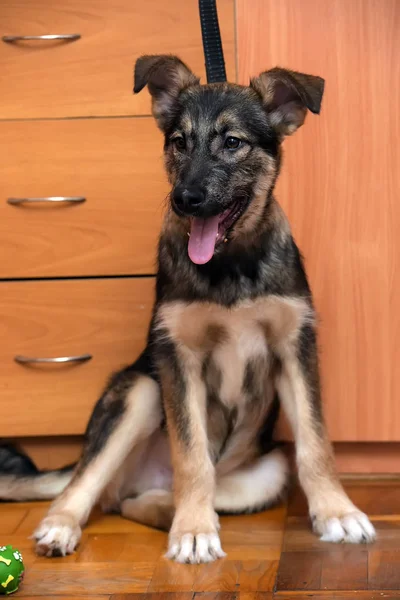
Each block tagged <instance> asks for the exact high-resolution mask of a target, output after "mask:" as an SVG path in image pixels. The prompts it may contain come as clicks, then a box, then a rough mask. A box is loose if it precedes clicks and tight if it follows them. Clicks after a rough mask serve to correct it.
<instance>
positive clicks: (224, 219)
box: [188, 201, 244, 265]
mask: <svg viewBox="0 0 400 600" xmlns="http://www.w3.org/2000/svg"><path fill="white" fill-rule="evenodd" d="M243 211H244V203H242V202H240V201H238V202H235V203H234V204H233V205H232V206H231V207H230V208H228V209H227V210H225V211H224V212H223V213H221V214H220V215H217V216H216V217H208V218H207V219H202V218H200V217H192V219H191V226H190V237H189V246H188V252H189V257H190V260H191V261H192V262H194V263H196V265H204V264H205V263H207V262H208V261H209V260H211V259H212V257H213V254H214V251H215V246H216V245H217V244H218V243H220V242H223V241H224V239H225V236H226V234H227V232H228V230H229V229H230V228H231V227H232V226H233V225H234V224H235V223H236V221H237V220H238V219H239V217H240V216H241V215H242V213H243Z"/></svg>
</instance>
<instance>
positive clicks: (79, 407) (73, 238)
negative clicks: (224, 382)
mask: <svg viewBox="0 0 400 600" xmlns="http://www.w3.org/2000/svg"><path fill="white" fill-rule="evenodd" d="M218 8H219V14H220V19H221V30H222V36H223V41H224V49H225V58H226V66H227V72H228V74H229V78H230V79H231V80H235V78H236V72H235V69H236V66H235V65H236V63H235V49H234V37H235V36H234V0H220V2H219V5H218ZM0 30H1V31H0V35H1V36H10V35H14V36H40V35H44V34H73V33H74V34H75V33H76V34H80V38H79V39H76V40H71V41H60V40H48V39H47V40H42V41H40V40H37V39H36V40H20V41H17V42H15V43H6V42H4V41H1V40H0V89H1V106H0V147H1V156H2V159H1V164H0V192H1V196H0V337H1V340H2V345H1V361H0V397H1V417H2V418H1V421H0V437H6V436H8V437H18V438H20V437H21V436H25V437H28V438H30V437H31V436H43V437H45V436H47V437H50V436H59V435H63V436H71V435H72V436H75V435H79V434H82V433H83V431H84V429H85V426H86V422H87V419H88V416H89V414H90V411H91V408H92V406H93V404H94V402H95V401H96V399H97V398H98V396H99V394H100V392H101V389H102V387H103V386H104V383H105V381H106V379H107V377H108V376H109V375H110V373H111V372H112V371H113V370H116V369H118V368H120V367H122V366H123V365H124V364H126V363H130V362H132V361H133V360H134V359H135V357H136V356H137V355H138V354H139V352H140V351H141V350H142V349H143V346H144V343H145V336H146V331H147V327H148V324H149V320H150V312H151V306H152V300H153V286H154V278H152V277H145V276H146V275H151V274H154V272H155V254H156V241H157V237H158V233H159V228H160V223H161V219H162V216H163V209H164V205H165V198H166V195H167V193H168V186H167V183H166V178H165V175H164V169H163V162H162V147H163V141H162V136H161V134H160V133H159V132H158V130H157V128H156V126H155V124H154V123H153V119H152V118H151V117H150V116H149V115H150V101H149V96H148V94H147V91H146V90H144V91H143V93H141V94H139V95H137V96H134V95H133V93H132V88H133V67H134V63H135V60H136V58H137V57H138V56H139V55H141V54H146V53H147V54H162V53H174V54H178V55H179V56H181V58H182V59H183V60H185V61H186V62H187V63H188V64H189V65H190V67H191V68H192V69H193V70H195V71H196V72H197V73H198V74H199V75H202V76H203V78H204V75H205V73H204V55H203V48H202V41H201V30H200V21H199V13H198V2H197V0H188V1H187V2H180V1H179V0H170V1H168V2H164V1H163V0H148V1H147V2H131V1H130V0H88V1H87V2H85V3H84V5H83V4H82V3H81V2H78V1H77V0H59V1H57V2H55V3H51V2H47V1H44V0H29V1H28V0H21V1H19V2H13V1H12V0H4V1H3V2H2V3H1V7H0ZM89 117H96V118H89ZM52 196H58V197H60V196H63V197H78V196H79V197H83V198H85V201H84V202H83V203H82V202H81V203H73V202H61V203H60V202H58V203H49V202H40V203H38V202H22V203H20V204H17V205H15V204H9V203H8V199H9V198H38V197H39V198H40V197H52ZM85 353H90V354H91V355H92V356H93V358H92V359H91V360H89V361H87V362H82V363H64V364H58V365H54V364H26V363H25V364H23V365H21V364H19V363H16V362H15V361H14V357H15V355H21V354H22V355H26V356H28V357H32V358H35V357H39V358H43V357H44V358H54V357H60V356H71V355H77V356H79V355H82V354H85ZM51 439H52V440H53V442H51V443H50V446H51V444H54V437H52V438H51ZM42 441H43V440H42ZM74 441H76V439H75V438H74ZM39 445H40V442H39ZM51 447H53V446H51ZM54 447H59V444H57V446H54ZM64 458H65V454H64ZM74 458H75V455H74ZM39 464H43V462H40V463H39ZM51 464H52V466H54V463H51Z"/></svg>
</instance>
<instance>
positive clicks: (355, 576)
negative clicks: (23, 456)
mask: <svg viewBox="0 0 400 600" xmlns="http://www.w3.org/2000/svg"><path fill="white" fill-rule="evenodd" d="M346 487H347V488H348V490H349V491H350V493H351V496H352V498H353V499H355V500H356V501H358V502H359V503H360V506H361V507H362V508H363V509H366V508H368V507H370V509H371V513H372V514H374V515H375V518H374V524H375V526H376V528H377V531H378V540H377V541H376V543H375V544H371V545H361V546H350V545H340V544H339V545H336V544H326V543H323V542H321V541H320V540H319V539H318V538H317V537H316V536H315V535H314V534H313V533H312V531H311V528H310V523H309V520H308V517H307V513H306V508H305V506H304V501H303V499H302V496H301V494H300V493H299V492H297V491H296V492H295V493H294V494H293V495H292V497H291V499H290V501H289V506H288V509H287V508H286V506H279V507H277V508H274V509H272V510H270V511H266V512H264V513H260V514H257V515H243V516H226V517H222V518H221V525H222V530H221V537H222V542H223V547H224V549H225V551H226V552H227V554H228V556H227V557H226V558H225V559H223V560H219V561H217V562H215V563H211V564H207V565H178V564H176V563H173V562H171V561H168V560H166V559H165V558H164V554H165V551H166V548H167V534H166V533H164V532H161V531H157V530H154V529H149V528H147V527H144V526H143V525H140V524H138V523H133V522H132V521H128V520H126V519H122V518H121V517H119V516H118V515H102V514H101V513H100V512H99V511H95V512H94V513H93V515H92V516H91V518H90V521H89V524H88V526H87V527H86V528H85V530H84V534H83V537H82V541H81V544H80V546H79V548H78V550H77V552H76V553H74V554H73V555H72V556H69V557H65V558H55V559H47V558H43V557H38V556H36V554H35V553H34V551H33V546H32V541H31V540H30V539H29V536H30V535H31V534H32V531H33V530H34V528H35V527H36V525H37V524H38V521H39V520H40V518H41V517H42V516H43V515H44V514H45V513H46V511H47V508H48V504H47V503H45V502H39V503H26V504H6V503H3V504H0V545H2V544H12V545H14V546H15V547H16V548H19V549H20V550H21V552H22V553H23V556H24V562H25V565H26V577H25V580H24V583H23V585H22V586H21V589H20V590H19V592H18V597H21V598H24V599H25V600H34V599H35V600H41V599H42V600H45V599H46V600H50V599H52V600H71V599H72V598H74V599H76V600H84V599H86V598H87V599H91V600H295V599H297V600H306V599H307V600H310V599H313V600H323V599H326V598H332V599H334V600H341V599H343V600H349V599H350V598H353V599H354V600H358V599H359V600H366V599H367V598H368V599H369V600H375V599H378V598H379V600H382V599H385V598H391V599H392V598H397V599H398V600H400V519H399V518H398V517H399V513H400V502H398V498H399V493H400V482H397V483H393V482H387V481H382V482H362V481H361V482H360V481H355V482H351V481H349V482H346ZM385 511H386V512H385Z"/></svg>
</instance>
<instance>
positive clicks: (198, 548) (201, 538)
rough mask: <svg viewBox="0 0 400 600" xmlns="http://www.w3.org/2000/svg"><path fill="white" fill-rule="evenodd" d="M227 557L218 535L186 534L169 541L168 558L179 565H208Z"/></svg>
mask: <svg viewBox="0 0 400 600" xmlns="http://www.w3.org/2000/svg"><path fill="white" fill-rule="evenodd" d="M224 556H226V554H225V552H224V551H223V550H222V548H221V542H220V539H219V536H218V534H217V533H198V534H197V535H193V534H192V533H185V534H184V535H182V537H173V538H171V539H170V541H169V547H168V552H167V554H166V558H170V559H172V560H175V561H176V562H178V563H191V564H197V563H208V562H212V561H214V560H216V559H217V558H223V557H224Z"/></svg>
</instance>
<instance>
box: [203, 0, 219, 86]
mask: <svg viewBox="0 0 400 600" xmlns="http://www.w3.org/2000/svg"><path fill="white" fill-rule="evenodd" d="M199 11H200V23H201V35H202V38H203V48H204V57H205V60H206V72H207V82H208V83H216V82H218V81H226V72H225V61H224V51H223V49H222V43H221V34H220V31H219V24H218V12H217V6H216V0H199Z"/></svg>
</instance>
